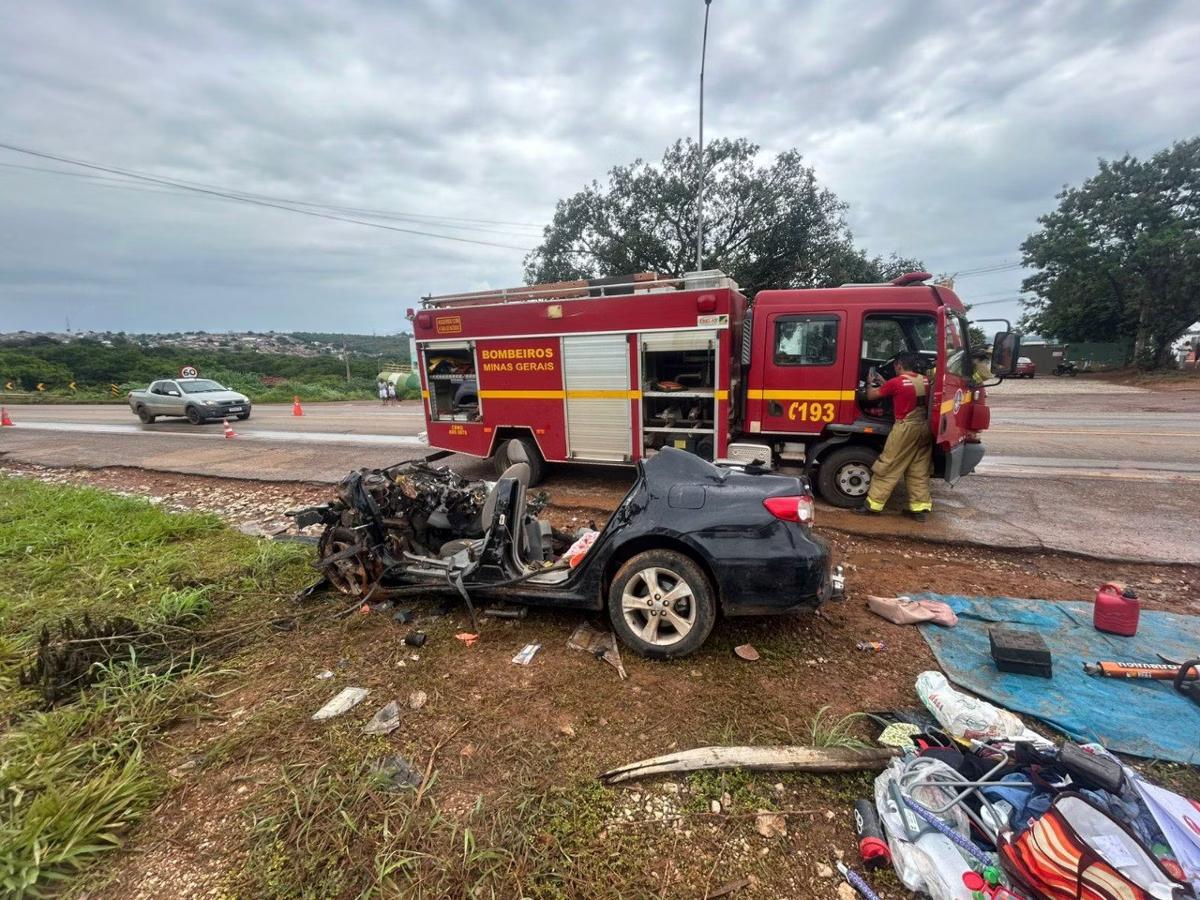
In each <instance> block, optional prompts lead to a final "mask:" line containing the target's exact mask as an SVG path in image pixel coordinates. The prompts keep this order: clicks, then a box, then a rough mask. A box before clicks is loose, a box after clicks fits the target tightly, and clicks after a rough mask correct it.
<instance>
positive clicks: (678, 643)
mask: <svg viewBox="0 0 1200 900" xmlns="http://www.w3.org/2000/svg"><path fill="white" fill-rule="evenodd" d="M608 617H609V619H611V620H612V624H613V628H614V629H615V630H616V632H617V634H618V635H619V636H620V638H621V641H622V642H623V643H624V644H626V645H627V646H628V647H630V648H631V649H633V650H634V651H636V652H637V653H639V654H641V655H642V656H648V657H650V658H652V659H674V658H675V657H678V656H687V655H688V654H689V653H694V652H695V651H696V650H698V649H699V648H700V645H701V644H703V643H704V642H705V640H707V639H708V635H709V633H710V632H711V631H712V629H713V624H714V623H715V622H716V619H717V603H716V598H715V596H714V594H713V589H712V585H710V584H709V582H708V577H707V576H706V575H705V574H704V572H703V571H701V569H700V567H699V566H698V565H696V564H695V563H694V562H692V560H690V559H688V558H687V557H686V556H684V555H683V554H682V553H676V552H675V551H673V550H647V551H645V552H643V553H639V554H638V555H637V556H635V557H633V558H632V559H630V560H629V561H628V562H626V563H625V565H623V566H621V568H620V570H618V572H617V574H616V576H614V578H613V580H612V583H611V584H610V585H609V588H608Z"/></svg>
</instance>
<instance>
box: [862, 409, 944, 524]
mask: <svg viewBox="0 0 1200 900" xmlns="http://www.w3.org/2000/svg"><path fill="white" fill-rule="evenodd" d="M932 466H933V436H932V435H931V434H930V432H929V414H928V411H927V410H926V409H925V408H924V407H922V406H918V407H917V408H916V409H914V410H913V411H912V412H910V413H909V414H908V415H907V416H905V417H904V419H902V420H901V421H899V422H897V423H896V424H895V425H893V426H892V431H891V433H890V434H889V435H888V439H887V443H886V444H884V445H883V453H881V454H879V459H877V460H875V465H873V466H872V467H871V489H870V490H869V491H868V492H867V506H869V507H870V508H871V509H873V510H875V512H880V511H882V510H883V507H884V506H885V505H887V502H888V497H890V496H892V491H894V490H895V489H896V485H897V484H899V483H900V479H901V478H903V479H904V481H905V485H906V487H907V489H908V508H909V509H911V510H912V511H913V512H928V511H929V510H931V509H933V497H932V496H930V493H929V472H930V469H931V468H932Z"/></svg>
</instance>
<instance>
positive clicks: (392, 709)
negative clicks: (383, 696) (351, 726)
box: [362, 700, 400, 734]
mask: <svg viewBox="0 0 1200 900" xmlns="http://www.w3.org/2000/svg"><path fill="white" fill-rule="evenodd" d="M399 727H400V704H399V703H397V702H396V701H395V700H389V701H388V702H387V703H386V704H384V705H383V706H381V707H380V708H379V711H378V712H376V713H375V715H374V716H372V718H371V721H370V722H368V723H367V724H366V725H364V726H363V729H362V731H363V734H391V733H392V732H393V731H395V730H396V729H397V728H399Z"/></svg>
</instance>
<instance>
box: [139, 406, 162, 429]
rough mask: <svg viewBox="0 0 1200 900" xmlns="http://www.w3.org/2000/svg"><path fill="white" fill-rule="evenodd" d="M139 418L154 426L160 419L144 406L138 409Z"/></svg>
mask: <svg viewBox="0 0 1200 900" xmlns="http://www.w3.org/2000/svg"><path fill="white" fill-rule="evenodd" d="M137 417H138V418H139V419H141V420H142V421H143V422H145V423H146V424H147V425H153V424H154V420H155V419H157V418H158V416H156V415H154V414H153V413H151V412H150V410H148V409H146V407H144V406H139V407H138V408H137Z"/></svg>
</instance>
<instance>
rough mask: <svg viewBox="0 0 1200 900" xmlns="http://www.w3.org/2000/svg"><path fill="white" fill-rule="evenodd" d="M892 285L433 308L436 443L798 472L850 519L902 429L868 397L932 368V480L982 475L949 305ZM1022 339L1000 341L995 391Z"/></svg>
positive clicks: (425, 351) (977, 413)
mask: <svg viewBox="0 0 1200 900" xmlns="http://www.w3.org/2000/svg"><path fill="white" fill-rule="evenodd" d="M930 277H931V276H929V275H928V274H927V273H911V274H909V275H905V276H902V277H901V278H898V279H896V280H895V281H894V282H891V283H889V284H871V285H845V286H842V287H838V288H829V289H816V290H765V291H760V292H759V293H758V294H757V295H756V296H755V298H754V301H753V303H750V302H748V301H747V300H746V298H745V296H743V294H742V293H741V292H740V291H739V290H738V287H737V285H736V284H735V283H734V282H733V280H732V279H730V278H728V277H727V276H725V275H724V274H723V273H721V272H716V271H709V272H696V273H689V274H687V275H685V276H684V277H683V278H660V277H658V276H657V275H654V274H652V273H644V274H641V275H636V276H629V277H624V278H610V279H596V280H591V281H573V282H563V283H559V284H553V285H533V286H529V287H524V288H516V289H512V290H502V291H485V292H479V293H473V294H455V295H448V296H443V297H427V298H424V299H423V301H422V306H421V309H420V310H412V311H410V317H411V318H412V321H413V334H414V340H415V343H416V347H417V356H418V360H417V362H416V364H417V366H418V368H419V371H420V374H421V380H422V385H421V387H422V399H423V403H424V407H425V416H426V423H427V427H428V431H427V434H428V440H429V443H430V444H431V445H432V446H434V447H438V448H441V449H446V450H452V451H456V452H461V453H468V454H471V455H474V456H480V457H489V456H490V457H493V458H495V459H496V462H497V465H498V466H501V467H503V466H504V465H506V464H507V462H508V455H507V450H506V448H507V446H508V442H509V441H520V442H521V444H522V445H523V449H524V451H525V455H526V456H527V457H529V458H530V459H531V460H533V461H534V475H535V477H536V476H537V475H539V474H540V469H541V467H542V464H543V463H544V462H588V463H609V464H611V463H630V462H633V461H635V460H637V459H640V458H642V457H645V456H647V455H650V454H653V453H655V452H657V451H658V450H659V449H661V448H662V447H664V446H671V447H676V448H679V449H683V450H688V451H690V452H692V453H695V454H697V455H698V456H701V457H703V458H705V459H708V460H714V461H722V460H728V461H731V462H735V463H752V462H758V463H760V464H764V465H767V466H771V467H775V466H780V467H800V468H803V470H804V471H805V473H806V474H807V475H808V476H809V477H810V478H811V480H812V482H813V483H814V484H815V486H816V487H817V489H818V492H819V493H820V494H821V496H822V497H823V498H824V499H825V500H826V501H828V502H830V503H832V504H834V505H837V506H843V507H851V506H857V505H858V504H860V503H861V502H862V500H863V497H864V496H865V494H866V492H867V487H868V486H869V484H870V478H871V465H872V464H873V463H874V461H875V459H876V457H877V456H878V455H879V452H880V450H881V449H882V447H883V443H884V441H885V440H886V438H887V434H888V432H889V431H890V429H891V426H892V413H891V409H890V405H889V404H888V403H887V402H886V401H884V402H876V403H870V402H868V401H867V400H866V399H865V397H866V395H865V392H864V390H863V388H864V386H865V385H866V383H867V381H868V379H869V378H870V377H872V375H873V371H874V372H875V373H878V374H880V375H881V376H882V377H890V375H891V374H892V373H891V371H890V365H891V360H892V359H893V358H894V357H895V355H896V354H898V353H901V352H904V351H913V352H916V353H919V354H921V355H922V356H923V357H925V358H926V360H927V361H928V363H929V365H930V385H929V394H928V400H927V402H928V408H929V427H930V430H931V432H932V434H933V438H934V446H935V454H934V455H935V471H936V472H937V474H939V475H940V476H942V477H944V478H945V479H946V480H947V481H949V482H951V483H953V482H955V481H957V480H958V479H959V478H960V477H961V476H963V475H965V474H968V473H969V472H971V471H972V470H973V469H974V468H975V466H976V465H977V464H978V462H979V460H980V459H981V458H982V457H983V445H982V443H981V442H980V440H979V434H980V432H982V431H983V430H985V429H986V428H987V427H988V422H989V415H988V409H987V404H986V388H985V387H984V384H983V379H982V378H981V375H982V374H984V373H983V371H982V370H977V369H976V367H975V361H974V360H973V358H972V357H973V354H974V351H975V350H978V349H980V348H973V347H971V345H970V343H969V341H970V337H969V329H968V322H967V319H966V315H965V310H964V308H963V305H962V303H961V301H960V300H959V299H958V297H957V296H956V295H955V294H954V292H953V291H952V290H950V289H949V288H947V287H944V286H940V285H933V284H929V283H928V281H929V279H930ZM1018 351H1019V338H1018V337H1017V336H1016V335H1015V334H1012V333H1011V332H1010V331H1008V330H1005V331H1002V332H1000V333H999V334H997V335H996V338H995V341H994V345H993V360H992V369H991V374H992V375H995V376H999V377H1003V376H1004V375H1005V374H1009V373H1010V372H1011V368H1012V366H1013V365H1014V364H1015V360H1016V358H1017V355H1018Z"/></svg>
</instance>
